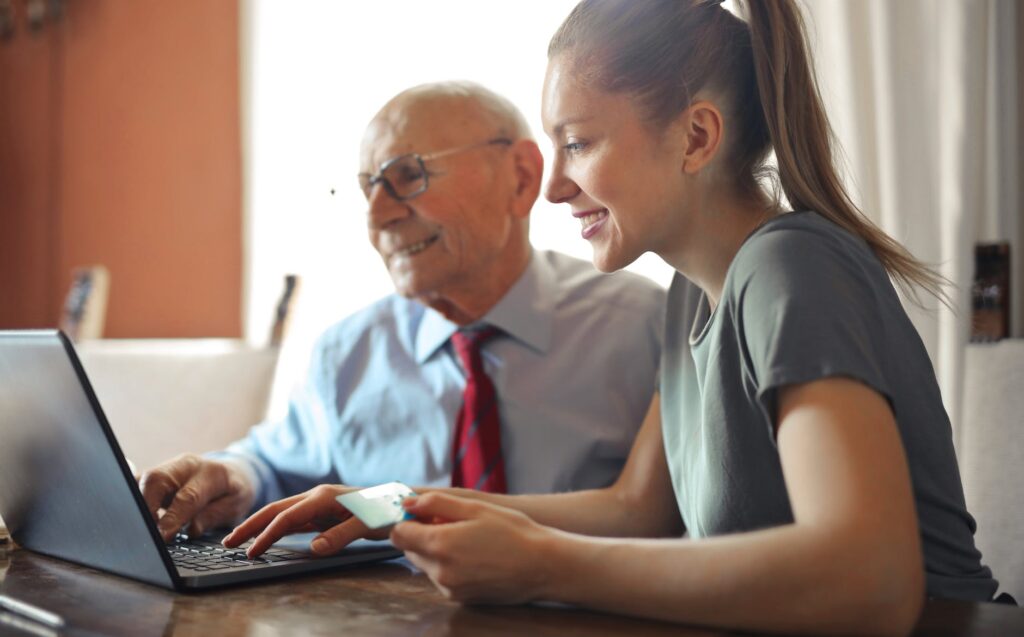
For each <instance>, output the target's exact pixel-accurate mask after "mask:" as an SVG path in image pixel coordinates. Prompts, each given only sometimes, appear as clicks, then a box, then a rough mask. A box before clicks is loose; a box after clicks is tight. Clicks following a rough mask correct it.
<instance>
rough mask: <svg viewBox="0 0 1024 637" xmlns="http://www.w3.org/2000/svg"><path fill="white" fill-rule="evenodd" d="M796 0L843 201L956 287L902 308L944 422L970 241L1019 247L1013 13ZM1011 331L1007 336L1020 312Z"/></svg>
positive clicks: (1007, 8)
mask: <svg viewBox="0 0 1024 637" xmlns="http://www.w3.org/2000/svg"><path fill="white" fill-rule="evenodd" d="M804 5H805V8H806V9H807V11H806V14H807V17H808V27H809V30H810V31H811V39H812V46H813V48H814V54H815V58H816V64H817V68H818V77H819V81H820V84H821V89H822V94H823V98H824V99H825V102H826V108H827V109H828V111H829V115H830V117H831V120H832V124H833V127H834V128H835V131H836V134H837V137H838V138H839V141H840V143H841V145H842V146H843V149H844V150H845V154H846V160H847V161H846V165H847V168H848V183H849V184H850V185H851V188H852V190H853V192H854V195H855V199H856V200H857V201H858V202H859V203H860V204H861V206H862V208H863V210H864V211H865V213H866V214H867V215H868V216H870V217H871V218H872V219H873V220H874V221H875V222H876V223H878V224H879V225H880V226H881V227H882V228H883V229H884V230H885V231H886V232H888V233H889V234H890V235H892V236H893V237H895V238H896V239H897V240H899V241H900V242H901V243H903V244H904V245H905V246H907V247H908V248H909V249H910V251H911V252H912V253H913V254H914V255H915V256H917V257H918V258H920V259H922V260H924V261H925V262H927V263H930V264H933V265H934V266H935V267H936V268H937V269H938V271H939V272H941V273H942V274H943V275H944V276H945V277H947V278H948V279H950V280H951V281H953V282H954V283H955V284H956V286H957V287H956V289H954V290H952V295H953V298H954V300H955V305H956V308H955V311H952V310H950V309H948V308H946V307H943V306H942V305H940V304H939V303H937V302H935V301H934V300H933V299H931V298H928V297H922V298H923V300H925V301H926V308H925V309H921V308H917V307H915V306H914V305H913V304H912V303H909V302H908V303H906V306H907V309H908V311H909V312H910V314H911V318H912V320H913V321H914V323H915V325H916V326H917V328H918V330H919V332H920V333H921V337H922V339H923V340H924V343H925V346H926V347H927V349H928V352H929V354H930V355H931V358H932V362H933V364H934V365H935V369H936V373H937V375H938V378H939V384H940V386H941V388H942V393H943V398H944V400H945V402H946V407H947V410H948V411H949V414H950V418H951V419H952V421H953V423H954V427H956V426H957V424H958V423H959V422H960V416H961V412H960V409H961V396H962V392H963V369H964V357H965V348H966V345H967V341H968V337H969V332H970V315H971V314H970V309H971V308H970V297H969V294H970V285H971V279H972V277H973V273H974V244H975V243H976V242H981V241H996V240H1002V241H1010V242H1011V252H1012V253H1013V255H1014V258H1015V259H1016V260H1017V261H1018V262H1019V261H1020V259H1019V256H1020V251H1021V249H1022V247H1024V246H1022V245H1021V244H1020V241H1019V239H1020V234H1021V230H1022V228H1021V220H1020V209H1021V206H1020V204H1021V202H1020V199H1019V197H1020V190H1019V183H1018V179H1019V168H1020V164H1019V161H1020V158H1019V148H1018V130H1017V129H1018V125H1019V114H1018V108H1019V107H1018V104H1017V86H1018V83H1019V79H1018V69H1017V65H1018V57H1017V56H1018V51H1017V37H1018V26H1017V25H1018V21H1017V11H1020V10H1021V9H1020V8H1019V7H1018V6H1017V3H1016V0H898V1H896V0H859V1H856V2H851V1H847V0H804ZM1018 272H1019V268H1018ZM1018 280H1019V277H1018ZM1018 289H1020V286H1018ZM1016 296H1017V298H1018V299H1019V298H1020V295H1016ZM1018 305H1019V303H1018ZM1013 325H1014V326H1016V328H1015V329H1016V332H1017V333H1018V334H1019V333H1020V325H1021V323H1020V312H1019V309H1018V310H1016V311H1015V317H1014V321H1013Z"/></svg>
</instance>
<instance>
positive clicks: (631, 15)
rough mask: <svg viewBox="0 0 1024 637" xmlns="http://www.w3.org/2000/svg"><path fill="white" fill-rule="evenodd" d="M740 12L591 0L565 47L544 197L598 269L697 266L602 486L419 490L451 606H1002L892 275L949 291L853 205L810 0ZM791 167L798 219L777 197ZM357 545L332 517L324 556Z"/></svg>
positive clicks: (274, 527) (763, 617)
mask: <svg viewBox="0 0 1024 637" xmlns="http://www.w3.org/2000/svg"><path fill="white" fill-rule="evenodd" d="M746 5H747V14H748V19H747V21H746V22H745V21H743V20H740V19H739V18H737V17H736V16H734V15H733V14H731V13H730V12H728V11H727V10H725V9H724V8H722V7H720V6H719V4H718V2H707V1H701V0H696V1H688V0H644V1H643V2H637V1H635V0H584V2H582V3H580V5H579V6H577V7H576V9H575V10H574V11H573V12H572V14H571V15H570V16H569V17H568V19H567V20H566V21H565V23H564V24H563V25H562V27H561V28H560V29H559V31H558V33H556V35H555V36H554V38H553V40H552V42H551V46H550V50H549V67H548V74H547V78H546V83H545V90H544V104H543V118H544V125H545V129H546V132H547V133H548V135H549V136H550V137H551V138H552V140H553V142H554V144H555V146H556V148H557V156H556V159H555V162H554V167H553V174H552V176H551V180H550V183H549V185H548V188H547V196H548V198H549V199H550V200H552V201H555V202H565V203H567V204H569V206H570V207H571V209H572V214H573V215H574V216H575V217H577V218H579V219H580V221H581V225H582V236H583V238H584V239H586V240H588V241H590V242H591V244H592V245H593V249H594V263H595V264H596V265H597V267H598V268H599V269H601V270H605V271H610V270H615V269H619V268H622V267H624V266H626V265H628V264H629V263H631V262H632V261H633V260H635V259H636V258H637V257H638V256H640V255H641V254H643V253H644V252H648V251H651V252H654V253H656V254H658V255H659V256H661V257H662V258H663V259H664V260H665V261H666V262H668V263H669V264H671V265H672V266H673V267H674V268H675V269H676V270H677V272H678V274H677V275H676V278H675V281H674V282H673V285H672V289H671V292H670V305H669V308H668V315H667V322H666V324H667V333H666V339H665V341H666V342H665V352H664V355H663V361H662V375H661V379H660V394H659V397H657V398H655V400H654V402H653V404H652V405H651V408H650V411H649V414H648V416H647V418H646V420H645V423H644V425H643V428H642V430H641V432H640V434H639V436H638V438H637V440H636V443H635V446H634V448H633V452H632V455H631V457H630V459H629V462H628V464H627V466H626V468H625V470H624V472H623V474H622V476H621V477H620V479H619V480H618V481H617V482H616V483H615V484H614V485H613V486H611V487H609V488H607V489H603V490H596V491H586V492H580V493H567V494H558V495H550V496H499V495H489V494H477V493H473V492H466V491H461V490H453V491H448V492H428V493H426V494H425V495H423V496H421V497H419V498H416V499H413V500H410V501H409V502H407V505H408V510H409V511H410V512H411V513H413V514H415V515H416V516H417V518H418V519H419V520H430V521H436V520H442V521H444V522H446V523H444V524H427V523H424V522H421V521H413V522H403V523H401V524H399V525H397V526H396V527H395V528H394V529H393V531H392V532H391V539H392V541H393V542H394V543H395V545H396V546H398V547H400V548H402V549H404V550H405V551H406V554H407V555H408V557H409V559H410V560H411V561H412V562H414V563H415V564H417V565H418V566H419V567H420V568H422V569H423V570H424V571H425V572H426V573H427V575H428V576H429V577H430V578H431V579H432V580H433V581H434V582H435V583H436V584H437V586H438V587H439V588H440V589H441V590H442V591H443V592H444V593H445V594H447V595H449V596H451V597H454V598H456V599H460V600H466V601H487V602H504V603H513V602H522V601H527V600H535V599H546V600H556V601H562V602H568V603H574V604H580V605H583V606H587V607H591V608H597V609H603V610H609V611H617V612H623V613H629V614H633V615H639V616H644V617H652V618H660V619H668V620H675V621H680V622H687V623H700V624H709V625H716V626H723V627H730V628H739V629H748V630H760V631H779V632H806V633H815V634H825V633H856V634H869V633H877V634H905V633H907V632H909V631H910V630H911V628H912V627H913V625H914V622H915V620H916V618H917V615H918V613H919V611H920V608H921V605H922V603H923V600H924V598H925V595H929V596H938V597H952V598H961V599H972V600H983V599H991V597H992V595H993V593H994V592H995V589H996V586H997V584H996V582H995V580H993V579H992V575H991V572H990V571H989V570H988V569H987V568H986V567H984V566H983V565H982V564H981V561H980V554H979V553H978V551H977V550H976V549H975V547H974V542H973V531H974V522H973V520H972V518H971V517H970V515H969V514H968V512H967V510H966V508H965V505H964V498H963V493H962V488H961V484H960V479H959V473H958V469H957V465H956V458H955V456H954V451H953V445H952V440H951V434H950V425H949V419H948V417H947V416H946V413H945V411H944V409H943V406H942V402H941V399H940V395H939V389H938V387H937V384H936V381H935V375H934V372H933V370H932V367H931V364H930V362H929V359H928V356H927V354H926V352H925V349H924V347H923V346H922V343H921V341H920V338H919V337H918V335H917V333H916V332H915V330H914V328H913V326H912V325H911V323H910V321H909V320H908V318H907V316H906V314H905V313H904V311H903V309H902V306H901V304H900V300H899V298H898V297H897V294H896V291H895V289H894V288H893V285H892V283H891V282H890V279H895V280H896V281H897V283H898V284H900V285H902V286H904V287H905V288H906V289H908V290H910V289H911V288H912V287H913V286H915V285H920V286H923V287H924V288H925V289H926V290H928V291H929V292H931V293H933V294H936V295H940V296H941V290H940V283H941V279H940V278H939V277H938V276H937V275H935V274H933V273H932V272H931V271H929V270H928V269H927V268H926V267H924V266H923V265H922V264H920V263H919V262H917V261H916V260H914V259H913V257H911V256H910V255H909V254H908V253H907V252H906V251H905V250H904V249H903V248H902V247H901V246H899V244H897V243H896V242H894V241H893V240H892V239H890V238H889V237H887V236H886V235H885V234H884V233H882V232H881V231H880V230H879V229H878V228H876V227H875V226H873V225H872V224H871V223H870V222H869V221H868V220H867V219H866V218H865V217H864V216H863V215H862V214H861V213H860V212H859V211H858V210H857V209H856V207H855V206H854V205H853V204H852V203H851V201H850V199H849V197H848V196H847V194H846V192H845V191H844V190H843V187H842V185H841V182H840V180H839V178H838V177H837V175H836V171H835V168H834V166H833V162H832V155H833V152H832V147H831V145H830V144H831V142H830V130H829V126H828V122H827V119H826V117H825V114H824V112H823V109H822V106H821V101H820V98H819V96H818V93H817V89H816V87H815V83H814V79H813V74H812V71H811V65H810V63H809V60H808V59H807V46H806V44H805V38H804V32H803V25H802V22H801V18H800V15H799V12H798V11H797V9H796V7H795V6H794V5H793V3H792V2H791V0H756V1H754V0H751V1H750V2H747V3H746ZM772 151H774V154H775V156H776V158H777V163H778V169H777V181H778V184H779V185H780V186H781V190H782V193H784V194H785V197H786V199H787V200H788V204H789V208H790V209H791V210H792V212H785V211H784V210H783V208H782V206H781V204H780V203H779V201H778V200H777V199H776V198H774V197H772V196H771V195H770V193H769V192H768V191H767V190H766V189H765V188H764V187H763V186H764V181H765V180H764V177H765V175H766V174H767V173H766V170H767V168H766V160H767V159H768V157H769V155H770V153H771V152H772ZM593 364H600V361H580V365H581V367H582V366H584V365H593ZM626 373H628V370H626ZM600 390H601V388H599V387H595V391H600ZM342 490H344V488H343V487H321V488H318V489H316V490H314V491H312V492H309V493H308V494H305V495H302V496H296V497H295V498H291V499H289V500H284V501H282V502H280V503H275V504H273V505H270V506H269V507H267V508H266V509H264V510H263V511H261V512H259V513H257V514H256V515H255V516H253V517H252V518H250V519H249V520H248V521H246V522H245V523H243V524H242V525H241V526H240V527H239V528H238V529H237V530H236V531H235V532H234V534H233V535H232V536H229V538H228V541H229V542H230V543H233V544H237V543H238V542H241V541H242V540H244V539H246V538H248V537H252V536H254V535H256V534H257V533H258V532H260V531H262V533H261V534H260V535H259V537H258V538H257V540H256V542H255V544H254V546H253V548H252V552H253V553H258V552H260V551H262V550H264V549H265V548H266V546H267V545H269V543H270V542H271V541H273V540H274V539H276V537H279V536H280V535H281V534H282V533H284V532H287V531H290V530H293V529H297V528H303V527H305V526H307V525H308V524H309V523H310V521H311V520H314V519H316V518H322V517H325V516H329V515H332V514H333V515H336V516H339V517H342V518H343V517H345V514H344V512H343V511H341V510H339V509H340V505H338V504H336V503H335V502H334V496H335V495H337V493H338V492H340V491H342ZM427 491H429V490H427ZM363 532H365V529H364V528H362V527H361V526H360V525H359V524H358V522H357V521H356V520H347V521H345V522H344V523H342V524H338V525H337V526H333V527H332V528H330V529H329V530H327V531H326V532H325V533H324V534H323V535H322V536H321V537H322V539H324V540H325V545H324V548H323V552H332V551H335V550H337V549H339V548H340V547H341V546H343V545H344V544H346V543H347V542H348V541H350V540H351V539H354V538H355V537H356V536H358V535H360V534H362V533H363ZM684 533H685V535H686V536H688V537H683V535H684ZM627 538H628V539H627ZM638 538H649V539H638Z"/></svg>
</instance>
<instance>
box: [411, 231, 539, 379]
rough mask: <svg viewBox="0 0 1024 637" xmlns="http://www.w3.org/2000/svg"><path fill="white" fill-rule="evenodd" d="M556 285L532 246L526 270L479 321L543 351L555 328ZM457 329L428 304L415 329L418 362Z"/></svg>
mask: <svg viewBox="0 0 1024 637" xmlns="http://www.w3.org/2000/svg"><path fill="white" fill-rule="evenodd" d="M556 285H557V281H556V280H555V273H554V272H553V271H552V269H551V265H550V264H548V262H547V261H545V260H544V259H543V258H541V257H539V256H538V255H537V253H536V251H533V250H532V251H531V252H530V261H529V262H528V263H527V265H526V270H525V271H524V272H523V274H522V275H521V276H520V277H519V279H518V280H517V281H516V282H515V284H513V285H512V287H511V288H509V291H508V292H507V293H506V294H505V296H503V297H501V300H500V301H498V303H497V304H496V305H495V306H494V307H492V308H491V310H490V311H489V312H488V313H487V314H485V315H484V317H483V318H482V319H480V321H481V322H482V323H488V324H490V325H495V326H497V327H499V328H501V329H502V331H504V332H505V334H507V335H509V336H511V337H513V338H515V339H517V340H519V341H521V342H522V343H524V344H525V345H527V346H528V347H531V348H533V349H534V350H536V351H537V352H538V353H541V354H544V353H545V352H547V350H548V348H549V347H550V346H551V334H552V332H553V330H554V320H555V317H554V309H555V303H556V301H557V299H556ZM457 329H459V326H458V325H456V324H455V323H452V322H451V321H449V320H448V319H446V318H445V317H444V316H442V315H441V314H440V313H438V312H436V311H434V310H433V309H431V308H426V311H425V312H424V314H423V319H422V320H421V321H420V326H419V329H418V330H417V332H416V344H415V352H416V362H418V363H420V364H423V363H425V362H426V361H427V360H428V359H429V358H430V357H431V356H433V355H434V353H435V352H436V351H437V350H438V349H440V348H441V347H442V346H444V344H445V343H447V342H448V339H449V338H451V336H452V334H454V333H455V331H456V330H457Z"/></svg>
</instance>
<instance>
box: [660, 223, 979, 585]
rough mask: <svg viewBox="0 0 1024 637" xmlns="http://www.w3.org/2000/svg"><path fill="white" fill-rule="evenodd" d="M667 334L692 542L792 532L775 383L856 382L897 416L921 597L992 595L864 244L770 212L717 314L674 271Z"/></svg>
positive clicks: (919, 349)
mask: <svg viewBox="0 0 1024 637" xmlns="http://www.w3.org/2000/svg"><path fill="white" fill-rule="evenodd" d="M665 326H666V336H665V344H664V351H663V353H662V373H661V412H662V428H663V432H664V439H665V452H666V454H667V456H668V464H669V470H670V472H671V474H672V484H673V487H674V488H675V493H676V499H677V501H678V503H679V511H680V513H681V514H682V517H683V521H684V522H685V523H686V528H687V530H688V532H689V533H690V535H691V536H692V537H707V536H712V535H722V534H727V533H736V532H741V531H752V530H755V529H761V528H765V527H772V526H779V525H783V524H789V523H792V522H793V513H792V510H791V509H790V504H789V497H788V495H787V493H786V485H785V482H784V480H783V476H782V468H781V465H780V461H779V453H778V448H777V447H776V444H775V443H776V441H775V427H776V425H777V423H776V417H777V407H776V400H777V392H778V388H780V387H782V386H784V385H791V384H797V383H804V382H808V381H812V380H815V379H819V378H825V377H830V376H844V377H849V378H854V379H856V380H859V381H860V382H863V383H864V384H866V385H868V386H869V387H871V388H873V389H875V390H876V391H878V392H879V393H881V394H882V395H883V396H885V397H886V398H887V399H888V401H889V405H890V406H891V407H892V409H893V412H894V414H895V416H896V423H897V426H898V427H899V431H900V436H901V438H902V440H903V446H904V448H905V449H906V454H907V461H908V464H909V467H910V475H911V481H912V483H913V491H914V499H915V503H916V506H917V513H918V520H919V523H920V528H921V540H922V544H923V549H924V561H925V571H926V575H927V591H928V595H930V596H933V597H944V598H956V599H968V600H987V599H991V597H992V595H993V594H994V593H995V590H996V587H997V582H996V581H995V580H994V579H992V572H991V571H990V570H989V569H988V568H987V567H985V566H983V565H982V564H981V554H980V553H979V552H978V551H977V549H976V548H975V546H974V535H973V534H974V530H975V522H974V519H973V518H972V517H971V516H970V514H968V512H967V508H966V505H965V503H964V496H963V487H962V485H961V483H960V473H959V470H958V468H957V462H956V456H955V454H954V450H953V441H952V432H951V428H950V424H949V418H948V416H947V415H946V411H945V409H944V407H943V405H942V399H941V396H940V394H939V387H938V384H937V382H936V380H935V372H934V370H933V369H932V365H931V362H930V360H929V358H928V354H927V352H926V351H925V348H924V345H923V344H922V342H921V339H920V337H919V336H918V334H917V331H916V330H915V329H914V326H913V325H912V324H911V322H910V319H909V318H908V317H907V315H906V312H905V311H904V310H903V307H902V305H901V304H900V300H899V298H898V296H897V295H896V291H895V290H894V288H893V286H892V283H891V282H890V280H889V277H888V275H887V274H886V272H885V270H884V268H883V267H882V265H881V263H880V262H879V261H878V259H877V258H876V257H875V255H874V254H873V253H872V252H871V250H870V249H869V248H868V247H867V244H866V243H864V241H862V240H861V239H860V238H857V237H854V236H853V235H851V234H850V233H848V232H846V231H845V230H843V229H841V228H840V227H839V226H837V225H835V224H833V223H831V222H830V221H828V220H826V219H824V218H823V217H821V216H819V215H818V214H816V213H812V212H797V213H789V214H785V215H782V216H780V217H777V218H776V219H773V220H771V221H770V222H768V223H766V224H765V225H763V226H762V227H761V228H759V229H758V230H757V231H756V232H754V233H753V234H752V235H751V236H750V237H749V238H748V239H747V241H746V242H745V243H744V244H743V246H742V247H741V248H740V250H739V252H738V253H737V254H736V258H735V259H734V260H733V262H732V264H731V265H730V267H729V271H728V274H727V275H726V278H725V286H724V289H723V291H722V299H721V302H720V303H719V306H718V308H717V309H716V310H715V312H714V313H713V314H712V313H711V312H710V309H709V305H708V302H707V299H706V298H705V297H704V295H703V293H702V292H701V290H700V289H699V288H698V287H697V286H696V285H694V284H693V283H691V282H689V281H688V280H687V279H686V278H684V277H682V276H681V275H679V274H677V275H676V277H675V279H674V280H673V282H672V286H671V288H670V290H669V299H668V310H667V314H666V323H665Z"/></svg>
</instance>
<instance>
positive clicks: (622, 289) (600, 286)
mask: <svg viewBox="0 0 1024 637" xmlns="http://www.w3.org/2000/svg"><path fill="white" fill-rule="evenodd" d="M538 257H539V258H541V259H543V261H544V262H545V263H546V264H547V265H548V266H549V267H550V269H551V270H552V272H554V273H555V279H556V281H557V283H558V289H559V292H560V301H561V303H563V304H564V303H568V304H576V303H580V302H585V303H592V304H594V305H601V306H612V307H621V308H624V309H630V310H632V311H634V312H637V311H639V312H645V311H651V312H656V311H659V310H660V308H661V307H662V306H663V305H664V302H665V289H664V288H663V287H661V286H660V285H658V284H657V283H655V282H654V281H652V280H650V279H648V278H647V277H645V276H642V275H639V274H635V273H633V272H626V271H621V270H620V271H618V272H611V273H607V274H606V273H603V272H600V271H598V270H597V268H595V267H594V265H593V264H592V263H591V262H589V261H584V260H582V259H577V258H575V257H571V256H569V255H567V254H563V253H561V252H556V251H553V250H543V251H538Z"/></svg>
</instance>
